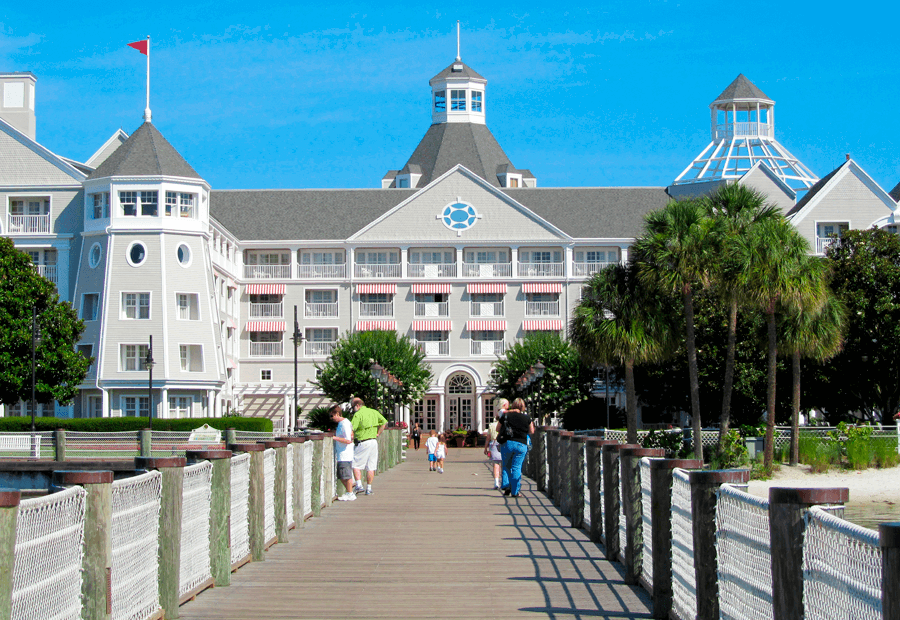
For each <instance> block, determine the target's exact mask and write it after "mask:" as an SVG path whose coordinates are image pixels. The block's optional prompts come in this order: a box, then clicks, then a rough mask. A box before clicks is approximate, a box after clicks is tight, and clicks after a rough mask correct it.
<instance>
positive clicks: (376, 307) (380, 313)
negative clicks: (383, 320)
mask: <svg viewBox="0 0 900 620" xmlns="http://www.w3.org/2000/svg"><path fill="white" fill-rule="evenodd" d="M359 316H367V317H370V316H376V317H392V316H394V303H393V302H391V301H389V302H386V303H382V302H379V303H369V302H362V301H361V302H359Z"/></svg>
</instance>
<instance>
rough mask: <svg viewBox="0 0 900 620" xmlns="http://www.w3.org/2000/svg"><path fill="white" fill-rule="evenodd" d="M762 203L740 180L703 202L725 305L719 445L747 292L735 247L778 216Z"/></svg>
mask: <svg viewBox="0 0 900 620" xmlns="http://www.w3.org/2000/svg"><path fill="white" fill-rule="evenodd" d="M765 202H766V198H765V196H763V195H762V194H761V193H759V192H757V191H756V190H753V189H750V188H749V187H747V186H745V185H741V184H740V183H727V184H725V185H723V186H721V187H720V188H719V189H718V190H716V191H715V192H713V193H712V194H711V195H710V196H709V197H707V199H706V200H705V201H704V204H705V206H706V210H707V214H708V215H709V216H710V217H712V218H713V220H714V230H715V234H716V235H717V236H718V238H719V243H718V244H717V247H718V250H719V257H718V259H717V261H716V262H717V263H718V266H719V267H718V273H717V274H716V276H715V282H714V285H715V289H716V292H717V294H718V296H719V298H720V299H721V300H722V301H723V302H724V303H725V304H726V305H727V306H728V348H727V353H726V355H725V378H724V382H723V386H722V413H721V414H720V416H719V445H720V446H721V445H722V441H723V440H724V437H725V435H727V434H728V428H729V427H730V426H731V394H732V391H733V386H734V365H735V349H736V343H737V316H738V308H739V307H740V306H742V305H744V304H746V303H747V301H748V292H747V291H746V290H745V289H744V288H743V287H742V286H741V276H742V274H743V272H744V271H745V270H746V269H747V265H746V263H744V262H742V260H741V259H742V258H743V255H742V253H741V252H739V251H737V250H738V249H737V248H736V247H735V246H736V245H737V243H738V240H739V239H740V238H741V237H743V236H744V235H746V234H747V231H748V230H749V229H750V228H751V227H753V226H755V225H757V224H759V223H760V222H764V221H766V220H770V219H773V218H777V217H779V216H780V212H779V210H778V208H777V207H774V206H771V205H766V204H765Z"/></svg>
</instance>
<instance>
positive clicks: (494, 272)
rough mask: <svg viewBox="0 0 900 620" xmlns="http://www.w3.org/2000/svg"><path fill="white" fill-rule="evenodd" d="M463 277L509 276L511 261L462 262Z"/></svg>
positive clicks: (510, 274) (510, 273)
mask: <svg viewBox="0 0 900 620" xmlns="http://www.w3.org/2000/svg"><path fill="white" fill-rule="evenodd" d="M463 277H465V278H511V277H512V263H463Z"/></svg>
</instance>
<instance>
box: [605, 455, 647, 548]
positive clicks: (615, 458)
mask: <svg viewBox="0 0 900 620" xmlns="http://www.w3.org/2000/svg"><path fill="white" fill-rule="evenodd" d="M627 445H629V444H620V443H618V442H613V443H610V444H605V445H602V446H601V447H600V455H601V458H602V462H603V549H604V552H605V553H606V559H607V560H610V561H612V560H617V559H618V558H619V552H620V550H621V546H620V544H621V542H622V541H620V540H619V511H620V510H621V509H622V506H621V504H622V502H621V498H620V497H619V448H621V447H622V446H627ZM631 447H632V448H636V447H639V446H635V445H631Z"/></svg>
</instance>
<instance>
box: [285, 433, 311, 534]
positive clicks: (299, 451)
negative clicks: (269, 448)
mask: <svg viewBox="0 0 900 620" xmlns="http://www.w3.org/2000/svg"><path fill="white" fill-rule="evenodd" d="M281 439H282V441H286V442H288V443H290V444H293V445H294V449H293V450H292V451H291V454H292V456H291V461H292V463H293V480H292V481H291V508H292V511H291V512H292V513H293V518H294V528H300V527H303V525H304V522H303V516H304V515H303V444H304V443H305V442H306V437H282V438H281Z"/></svg>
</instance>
